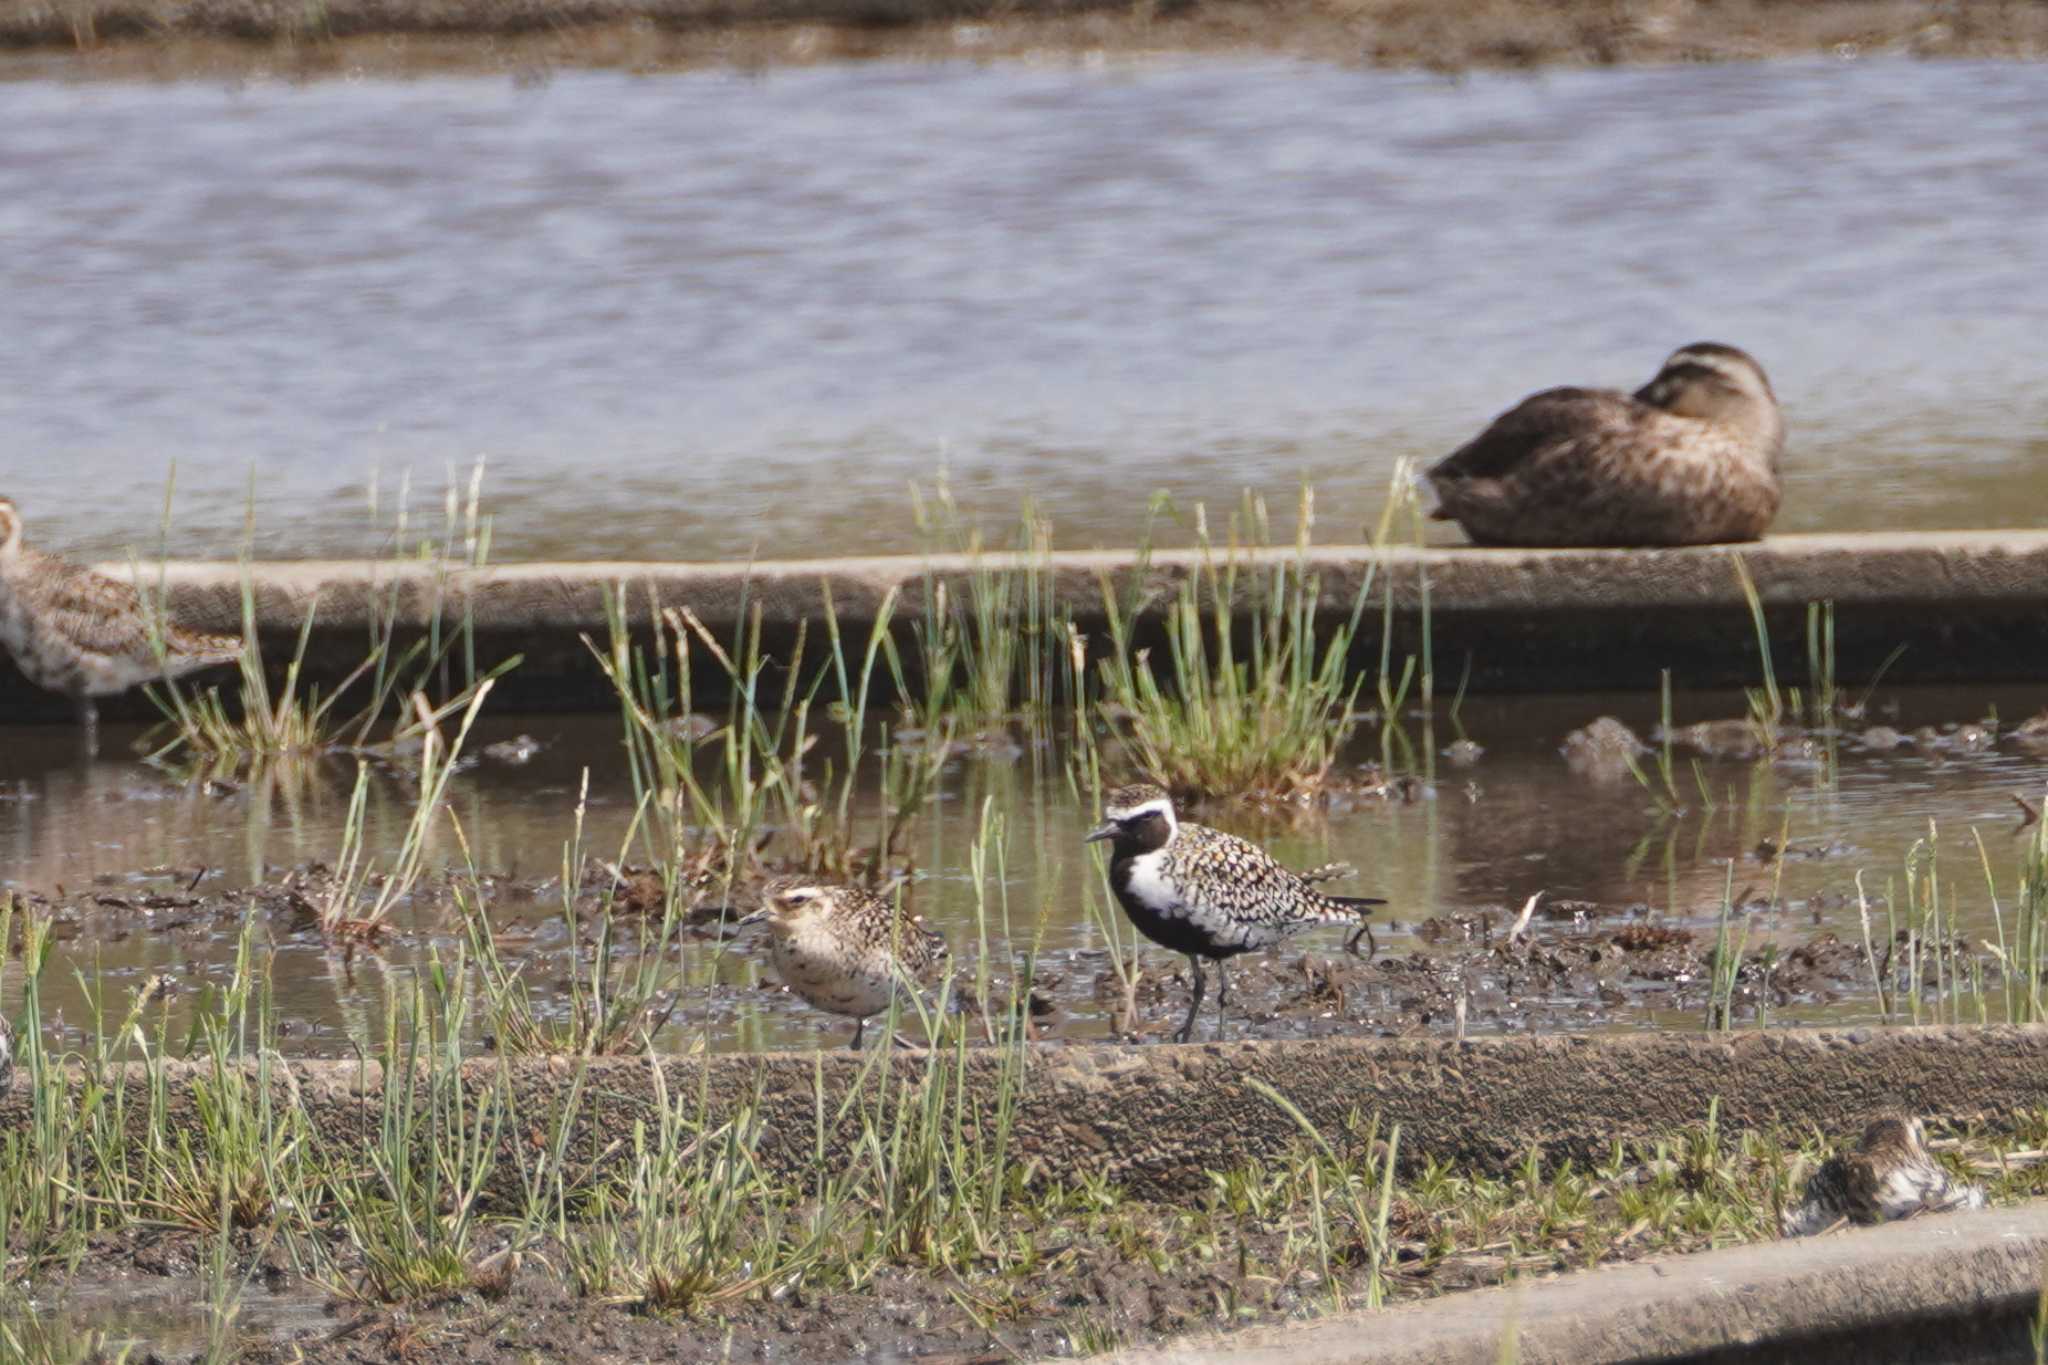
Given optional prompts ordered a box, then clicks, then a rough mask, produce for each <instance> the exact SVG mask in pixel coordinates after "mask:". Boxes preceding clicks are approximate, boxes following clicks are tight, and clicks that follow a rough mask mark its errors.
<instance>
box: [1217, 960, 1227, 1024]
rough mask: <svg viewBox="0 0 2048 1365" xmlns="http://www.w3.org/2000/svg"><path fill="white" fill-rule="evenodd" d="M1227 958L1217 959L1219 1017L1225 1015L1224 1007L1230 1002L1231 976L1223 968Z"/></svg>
mask: <svg viewBox="0 0 2048 1365" xmlns="http://www.w3.org/2000/svg"><path fill="white" fill-rule="evenodd" d="M1227 960H1228V959H1225V958H1220V957H1219V958H1217V959H1216V1017H1217V1018H1219V1019H1220V1018H1222V1017H1223V1007H1224V1006H1225V1005H1227V1004H1229V1003H1230V977H1229V975H1228V974H1227V973H1226V972H1225V971H1224V970H1223V964H1224V962H1225V961H1227Z"/></svg>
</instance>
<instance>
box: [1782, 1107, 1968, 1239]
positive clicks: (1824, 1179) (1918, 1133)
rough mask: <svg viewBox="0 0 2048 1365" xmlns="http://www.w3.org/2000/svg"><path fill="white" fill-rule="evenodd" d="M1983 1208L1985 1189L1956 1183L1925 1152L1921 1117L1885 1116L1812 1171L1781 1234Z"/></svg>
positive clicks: (1798, 1234)
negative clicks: (1802, 1198) (1951, 1210)
mask: <svg viewBox="0 0 2048 1365" xmlns="http://www.w3.org/2000/svg"><path fill="white" fill-rule="evenodd" d="M1983 1207H1984V1191H1983V1190H1981V1189H1979V1188H1978V1187H1977V1186H1975V1185H1965V1184H1963V1183H1961V1182H1960V1181H1958V1180H1956V1179H1955V1177H1954V1176H1952V1175H1950V1174H1949V1173H1948V1171H1946V1170H1945V1169H1943V1167H1942V1165H1941V1163H1940V1162H1938V1161H1936V1160H1935V1159H1934V1157H1933V1155H1932V1154H1931V1153H1929V1152H1928V1150H1927V1145H1926V1135H1925V1132H1924V1130H1923V1129H1922V1128H1921V1126H1920V1120H1919V1119H1917V1118H1902V1117H1899V1116H1897V1115H1886V1116H1885V1117H1883V1118H1880V1119H1876V1120H1874V1121H1872V1123H1871V1124H1870V1126H1869V1127H1867V1128H1865V1129H1864V1130H1863V1137H1862V1139H1861V1140H1860V1141H1859V1142H1858V1143H1857V1144H1856V1146H1855V1148H1854V1149H1853V1150H1851V1151H1847V1152H1844V1153H1842V1154H1841V1155H1839V1156H1835V1157H1830V1158H1829V1159H1828V1160H1827V1161H1825V1162H1823V1163H1822V1164H1821V1168H1820V1169H1819V1170H1817V1171H1815V1172H1814V1173H1813V1178H1812V1179H1811V1180H1809V1181H1807V1182H1806V1193H1805V1199H1804V1200H1803V1201H1802V1202H1801V1203H1800V1204H1799V1206H1798V1207H1797V1208H1793V1209H1788V1210H1786V1212H1785V1219H1784V1232H1785V1235H1786V1236H1787V1237H1801V1236H1805V1235H1807V1234H1809V1233H1815V1232H1822V1231H1825V1230H1826V1229H1828V1228H1831V1227H1833V1226H1835V1225H1836V1224H1837V1223H1841V1222H1845V1221H1846V1222H1851V1223H1888V1222H1892V1221H1894V1220H1896V1219H1900V1218H1911V1217H1913V1216H1915V1215H1916V1214H1922V1213H1940V1212H1943V1211H1946V1210H1949V1209H1981V1208H1983Z"/></svg>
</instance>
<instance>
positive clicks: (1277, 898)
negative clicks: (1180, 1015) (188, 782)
mask: <svg viewBox="0 0 2048 1365" xmlns="http://www.w3.org/2000/svg"><path fill="white" fill-rule="evenodd" d="M1102 814H1103V821H1102V823H1101V824H1099V825H1097V826H1096V827H1095V828H1094V829H1093V830H1091V831H1089V834H1088V837H1087V842H1089V843H1095V842H1097V841H1103V840H1106V841H1108V842H1109V845H1110V860H1109V883H1110V887H1111V889H1112V890H1113V891H1115V893H1116V898H1117V903H1118V904H1119V905H1121V906H1122V907H1123V910H1124V913H1125V914H1126V915H1128V916H1130V919H1131V923H1133V924H1135V925H1136V926H1137V927H1138V931H1139V932H1140V933H1142V934H1144V935H1145V937H1147V938H1149V939H1151V940H1152V941H1153V942H1154V943H1157V944H1159V945H1160V946H1161V947H1163V948H1171V949H1172V950H1173V951H1175V952H1177V953H1182V954H1184V955H1186V957H1187V960H1188V967H1189V969H1190V971H1192V972H1193V974H1194V999H1193V1000H1191V1001H1189V1002H1188V1017H1187V1019H1186V1020H1185V1021H1183V1022H1182V1024H1181V1026H1180V1031H1179V1032H1178V1033H1176V1034H1175V1035H1174V1039H1175V1041H1177V1042H1182V1043H1185V1042H1187V1041H1188V1040H1189V1038H1191V1037H1192V1036H1193V1035H1194V1028H1195V1018H1196V1016H1197V1015H1198V1014H1199V1013H1200V1012H1201V1008H1202V996H1203V994H1204V991H1205V989H1206V983H1205V982H1204V979H1203V973H1202V963H1203V961H1204V960H1205V959H1206V960H1208V961H1211V962H1214V963H1215V964H1216V986H1217V990H1216V1018H1217V1031H1218V1033H1219V1034H1220V1033H1221V1031H1222V1021H1223V1010H1224V1007H1225V1006H1227V1005H1228V1004H1229V1003H1230V978H1229V977H1228V975H1227V974H1226V973H1225V970H1224V965H1223V964H1224V962H1225V961H1226V960H1228V959H1229V958H1232V957H1235V956H1237V955H1238V954H1239V953H1250V952H1257V951H1259V950H1260V949H1263V948H1270V947H1272V946H1274V945H1275V944H1278V943H1281V942H1283V941H1285V940H1286V939H1288V938H1289V937H1291V936H1292V935H1294V934H1296V933H1299V932H1300V931H1301V930H1303V929H1307V928H1311V927H1313V926H1315V925H1319V924H1342V925H1347V926H1349V927H1350V928H1351V929H1352V933H1351V936H1350V937H1349V938H1348V939H1346V940H1345V944H1344V946H1345V948H1346V950H1347V951H1351V952H1356V951H1357V945H1358V941H1359V939H1360V938H1364V939H1365V940H1366V941H1367V943H1368V944H1370V945H1372V948H1373V951H1377V947H1378V946H1377V944H1375V943H1373V939H1372V926H1371V925H1369V924H1367V923H1366V916H1367V915H1369V914H1371V913H1372V907H1374V906H1376V905H1384V904H1386V902H1385V901H1382V900H1378V899H1374V898H1370V897H1362V896H1328V895H1324V894H1323V893H1322V892H1320V891H1318V890H1316V889H1315V887H1316V884H1317V883H1320V882H1325V881H1329V880H1331V879H1332V878H1334V877H1337V876H1340V875H1346V874H1348V873H1349V872H1350V870H1351V869H1350V868H1348V867H1345V866H1343V865H1341V864H1326V865H1324V866H1322V867H1318V868H1315V869H1313V870H1312V871H1309V872H1306V873H1303V872H1295V871H1292V870H1290V869H1289V868H1287V867H1285V866H1283V865H1282V864H1281V863H1280V862H1279V861H1278V860H1277V859H1275V858H1274V857H1273V855H1272V854H1270V853H1268V852H1266V850H1264V849H1262V848H1260V847H1259V846H1258V845H1257V844H1254V843H1251V842H1250V841H1248V840H1245V839H1240V838H1238V837H1237V836H1236V835H1234V834H1225V833H1224V832H1223V831H1221V830H1216V829H1211V828H1209V827H1208V826H1207V825H1198V824H1195V823H1193V822H1191V821H1185V820H1182V819H1181V818H1180V817H1179V815H1178V813H1177V812H1176V811H1175V810H1174V805H1173V798H1172V797H1171V796H1170V795H1168V794H1167V792H1166V789H1165V788H1163V787H1159V786H1155V785H1153V784H1152V783H1149V782H1139V783H1134V784H1132V785H1129V786H1124V787H1118V788H1116V789H1114V790H1112V791H1110V792H1108V793H1106V794H1105V795H1104V797H1103V811H1102Z"/></svg>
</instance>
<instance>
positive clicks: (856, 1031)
mask: <svg viewBox="0 0 2048 1365" xmlns="http://www.w3.org/2000/svg"><path fill="white" fill-rule="evenodd" d="M867 1027H868V1017H867V1016H866V1015H865V1014H863V1015H862V1016H861V1017H860V1018H858V1019H856V1020H854V1021H853V1041H852V1042H850V1043H848V1044H847V1046H848V1047H850V1048H852V1049H853V1050H854V1051H855V1052H858V1051H860V1036H861V1034H863V1033H865V1032H866V1031H867Z"/></svg>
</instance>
